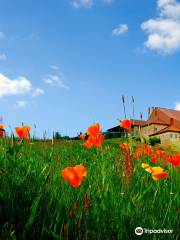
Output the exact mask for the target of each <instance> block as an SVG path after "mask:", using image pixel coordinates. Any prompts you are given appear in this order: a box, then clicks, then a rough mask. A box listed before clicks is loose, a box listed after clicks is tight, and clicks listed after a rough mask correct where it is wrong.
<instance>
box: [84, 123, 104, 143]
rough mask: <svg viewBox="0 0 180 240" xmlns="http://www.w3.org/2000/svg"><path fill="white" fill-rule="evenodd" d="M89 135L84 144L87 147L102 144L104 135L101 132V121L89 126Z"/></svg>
mask: <svg viewBox="0 0 180 240" xmlns="http://www.w3.org/2000/svg"><path fill="white" fill-rule="evenodd" d="M87 136H88V137H87V141H86V142H85V143H84V144H83V145H84V146H85V147H87V148H91V147H93V146H95V147H100V146H101V144H102V142H103V140H104V136H103V134H102V132H101V129H100V125H99V123H97V124H94V125H92V126H90V127H89V128H88V131H87Z"/></svg>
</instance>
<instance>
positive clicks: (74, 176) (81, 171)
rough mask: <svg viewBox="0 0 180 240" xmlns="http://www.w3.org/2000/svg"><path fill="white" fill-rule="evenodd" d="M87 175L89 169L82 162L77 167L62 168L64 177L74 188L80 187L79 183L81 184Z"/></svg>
mask: <svg viewBox="0 0 180 240" xmlns="http://www.w3.org/2000/svg"><path fill="white" fill-rule="evenodd" d="M86 175H87V169H86V168H85V167H84V166H83V165H81V164H80V165H76V166H75V167H67V168H65V169H64V170H62V177H63V178H64V179H65V180H66V181H67V182H69V183H70V184H71V185H72V186H73V187H74V188H78V187H79V185H81V183H82V181H83V179H84V177H85V176H86Z"/></svg>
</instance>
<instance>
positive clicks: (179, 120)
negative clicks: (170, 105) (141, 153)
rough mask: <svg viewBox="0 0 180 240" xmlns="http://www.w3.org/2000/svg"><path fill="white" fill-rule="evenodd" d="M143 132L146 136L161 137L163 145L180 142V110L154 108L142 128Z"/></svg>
mask: <svg viewBox="0 0 180 240" xmlns="http://www.w3.org/2000/svg"><path fill="white" fill-rule="evenodd" d="M141 132H142V136H143V137H145V138H149V137H158V138H160V139H161V144H163V145H166V144H171V143H173V144H176V145H178V144H180V111H178V110H172V109H165V108H158V107H155V108H153V109H152V112H151V114H150V116H149V118H148V120H147V121H146V122H145V123H144V124H143V126H142V128H141Z"/></svg>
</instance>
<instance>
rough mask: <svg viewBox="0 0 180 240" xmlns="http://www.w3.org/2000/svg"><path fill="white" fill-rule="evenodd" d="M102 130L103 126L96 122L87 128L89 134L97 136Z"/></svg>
mask: <svg viewBox="0 0 180 240" xmlns="http://www.w3.org/2000/svg"><path fill="white" fill-rule="evenodd" d="M100 132H101V128H100V125H99V123H96V124H94V125H92V126H90V127H89V128H88V130H87V134H88V135H92V136H96V135H98V134H99V133H100Z"/></svg>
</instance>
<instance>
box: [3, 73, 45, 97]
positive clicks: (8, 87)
mask: <svg viewBox="0 0 180 240" xmlns="http://www.w3.org/2000/svg"><path fill="white" fill-rule="evenodd" d="M42 93H44V90H43V89H39V88H33V86H32V84H31V82H30V81H29V80H28V79H27V78H26V77H23V76H19V77H17V78H15V79H10V78H8V77H7V76H5V75H3V74H2V73H0V97H5V96H9V95H23V94H31V95H32V96H33V95H34V94H35V95H36V96H38V95H39V94H42Z"/></svg>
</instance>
